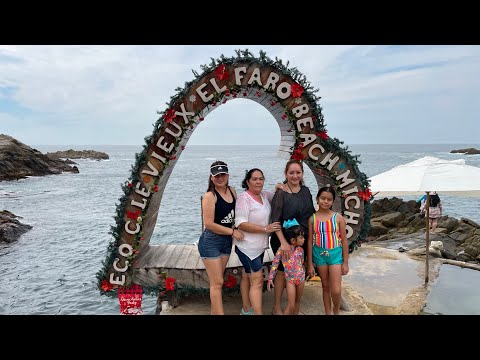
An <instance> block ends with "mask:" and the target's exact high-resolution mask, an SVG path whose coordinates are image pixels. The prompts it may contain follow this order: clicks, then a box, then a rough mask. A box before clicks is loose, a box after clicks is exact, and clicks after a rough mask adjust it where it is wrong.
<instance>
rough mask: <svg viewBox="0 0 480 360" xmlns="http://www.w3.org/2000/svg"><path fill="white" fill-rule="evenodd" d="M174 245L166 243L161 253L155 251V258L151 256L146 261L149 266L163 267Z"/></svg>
mask: <svg viewBox="0 0 480 360" xmlns="http://www.w3.org/2000/svg"><path fill="white" fill-rule="evenodd" d="M175 247H176V245H167V247H166V248H165V249H164V250H163V251H162V252H161V253H156V254H155V258H152V259H151V260H150V262H149V263H148V264H149V265H150V267H154V268H162V267H164V265H165V263H166V262H167V260H168V258H169V257H170V255H171V254H172V252H173V250H175Z"/></svg>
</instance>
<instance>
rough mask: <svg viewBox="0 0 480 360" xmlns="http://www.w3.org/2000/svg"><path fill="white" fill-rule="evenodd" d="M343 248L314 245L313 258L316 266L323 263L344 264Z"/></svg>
mask: <svg viewBox="0 0 480 360" xmlns="http://www.w3.org/2000/svg"><path fill="white" fill-rule="evenodd" d="M342 251H343V249H342V247H341V246H337V247H336V248H333V249H324V248H321V247H318V246H317V245H313V249H312V255H313V256H312V258H313V264H314V265H315V266H323V265H341V264H343V253H342Z"/></svg>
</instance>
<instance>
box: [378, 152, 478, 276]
mask: <svg viewBox="0 0 480 360" xmlns="http://www.w3.org/2000/svg"><path fill="white" fill-rule="evenodd" d="M369 180H370V190H371V192H372V193H373V194H374V195H378V194H380V196H401V195H423V194H424V193H426V194H427V202H426V206H425V209H426V220H427V228H426V261H425V262H426V270H425V283H428V257H429V247H430V236H429V233H430V231H429V230H430V229H429V220H430V213H429V211H430V210H429V205H430V193H431V192H433V191H436V192H438V193H442V194H448V195H459V196H472V197H480V168H478V167H475V166H469V165H465V160H463V159H459V160H444V159H439V158H435V157H432V156H426V157H423V158H421V159H418V160H415V161H412V162H409V163H407V164H404V165H399V166H396V167H394V168H393V169H391V170H388V171H386V172H384V173H381V174H378V175H375V176H372V177H371V178H370V179H369Z"/></svg>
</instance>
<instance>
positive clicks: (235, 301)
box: [161, 234, 441, 315]
mask: <svg viewBox="0 0 480 360" xmlns="http://www.w3.org/2000/svg"><path fill="white" fill-rule="evenodd" d="M422 241H424V240H423V239H422V235H421V234H419V235H417V236H415V237H414V236H411V235H410V236H408V237H405V239H401V240H398V239H397V240H395V241H394V242H393V241H392V242H388V241H385V242H382V243H368V244H364V245H363V246H362V247H361V248H360V249H359V250H358V251H355V252H354V255H352V256H351V258H350V261H349V263H350V264H349V265H350V273H349V274H348V275H347V276H346V277H345V278H344V279H343V283H342V297H343V299H344V301H345V302H346V303H347V306H348V307H349V311H346V310H341V315H418V314H420V313H421V311H422V309H423V307H424V306H425V304H426V298H427V295H428V292H429V286H431V284H432V283H433V282H434V280H435V279H436V277H437V276H438V273H439V268H440V264H441V262H440V261H439V260H438V259H435V258H433V257H430V266H429V277H430V283H429V284H428V285H427V286H426V285H425V282H424V279H425V257H424V256H423V257H415V256H410V255H409V254H408V253H406V252H405V253H400V252H398V250H397V249H398V246H400V245H408V246H409V247H410V248H413V247H415V246H418V245H420V244H421V243H422ZM223 303H224V311H225V315H239V314H240V310H241V307H242V301H241V296H240V294H234V295H224V298H223ZM272 305H273V291H270V292H269V291H264V293H263V311H264V315H271V311H272ZM285 305H286V294H285V293H284V297H283V299H282V307H283V308H284V307H285ZM300 311H301V313H303V314H305V315H324V307H323V300H322V285H321V281H320V279H319V278H318V277H317V280H310V281H307V283H306V284H305V288H304V292H303V296H302V305H301V309H300ZM161 314H162V315H209V314H210V299H209V297H208V296H204V297H195V298H181V299H179V301H178V306H177V307H175V308H173V309H171V310H168V311H164V312H163V313H161Z"/></svg>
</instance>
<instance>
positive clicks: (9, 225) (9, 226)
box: [0, 210, 32, 243]
mask: <svg viewBox="0 0 480 360" xmlns="http://www.w3.org/2000/svg"><path fill="white" fill-rule="evenodd" d="M16 218H19V216H16V215H15V214H12V213H11V212H10V211H7V210H3V211H0V243H1V242H7V243H11V242H13V241H17V240H18V238H19V237H20V235H22V234H24V233H26V232H27V231H28V230H30V229H31V228H32V226H30V225H26V224H22V223H21V222H20V221H18V220H17V219H16Z"/></svg>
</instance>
